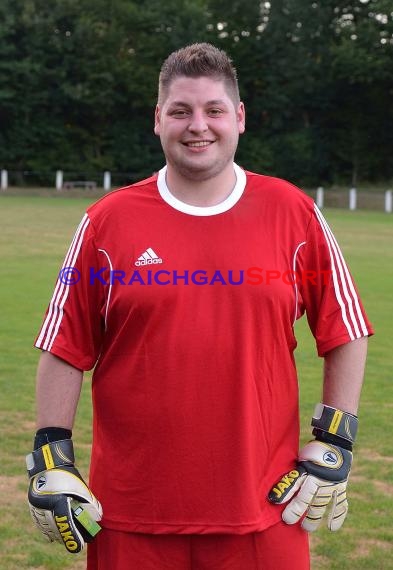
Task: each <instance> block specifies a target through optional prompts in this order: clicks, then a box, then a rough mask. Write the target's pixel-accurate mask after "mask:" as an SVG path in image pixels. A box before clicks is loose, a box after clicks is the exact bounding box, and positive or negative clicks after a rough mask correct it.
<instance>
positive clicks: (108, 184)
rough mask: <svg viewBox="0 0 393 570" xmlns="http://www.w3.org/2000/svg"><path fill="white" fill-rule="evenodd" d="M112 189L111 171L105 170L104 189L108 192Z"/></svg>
mask: <svg viewBox="0 0 393 570" xmlns="http://www.w3.org/2000/svg"><path fill="white" fill-rule="evenodd" d="M110 189H111V173H110V172H109V171H108V170H106V171H105V172H104V191H105V192H108V191H109V190H110Z"/></svg>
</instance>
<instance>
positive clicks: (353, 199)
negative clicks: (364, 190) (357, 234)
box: [349, 188, 357, 210]
mask: <svg viewBox="0 0 393 570" xmlns="http://www.w3.org/2000/svg"><path fill="white" fill-rule="evenodd" d="M356 205H357V195H356V188H351V189H350V191H349V209H350V210H356Z"/></svg>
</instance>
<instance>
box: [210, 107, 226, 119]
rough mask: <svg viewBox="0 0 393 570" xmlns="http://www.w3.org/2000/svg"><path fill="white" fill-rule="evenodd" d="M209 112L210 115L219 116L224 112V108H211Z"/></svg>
mask: <svg viewBox="0 0 393 570" xmlns="http://www.w3.org/2000/svg"><path fill="white" fill-rule="evenodd" d="M208 114H209V116H210V117H219V116H220V115H222V114H223V110H222V109H216V108H214V109H209V111H208Z"/></svg>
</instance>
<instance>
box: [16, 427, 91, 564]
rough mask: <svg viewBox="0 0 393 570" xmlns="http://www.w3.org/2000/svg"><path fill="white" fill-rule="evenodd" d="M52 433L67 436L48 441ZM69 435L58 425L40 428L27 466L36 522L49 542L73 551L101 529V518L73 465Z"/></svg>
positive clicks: (29, 496)
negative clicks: (66, 436) (57, 426)
mask: <svg viewBox="0 0 393 570" xmlns="http://www.w3.org/2000/svg"><path fill="white" fill-rule="evenodd" d="M53 433H57V434H59V433H60V434H67V435H68V439H60V440H58V441H50V439H51V435H53ZM70 437H71V432H70V431H69V430H62V429H61V428H45V430H39V432H37V435H36V440H35V445H34V448H35V449H34V451H33V452H32V453H30V454H29V455H27V457H26V465H27V471H28V475H29V477H30V485H29V491H28V501H29V508H30V513H31V516H32V519H33V521H34V523H35V525H36V526H37V527H38V528H39V529H40V531H41V532H42V533H43V534H44V535H45V536H46V538H47V539H48V540H49V541H50V542H53V541H57V542H60V543H62V544H64V546H65V548H66V549H67V551H68V552H71V553H73V554H76V553H78V552H81V551H82V550H83V548H84V547H85V543H86V542H91V541H92V540H93V539H94V537H95V535H96V534H97V533H98V532H99V530H100V529H101V527H100V526H99V525H98V524H97V521H99V520H101V517H102V508H101V505H100V503H99V502H98V501H97V499H96V498H95V497H94V495H93V494H92V492H91V491H90V489H89V488H88V487H87V485H86V483H85V482H84V481H83V479H82V477H81V475H80V473H79V471H78V470H77V469H76V468H75V466H74V450H73V444H72V440H71V439H70ZM45 441H46V443H45Z"/></svg>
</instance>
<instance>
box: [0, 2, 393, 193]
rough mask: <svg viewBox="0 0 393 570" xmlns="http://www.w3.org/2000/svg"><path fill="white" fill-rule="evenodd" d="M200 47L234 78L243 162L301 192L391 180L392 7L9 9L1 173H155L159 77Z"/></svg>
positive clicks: (1, 14)
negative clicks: (216, 51) (242, 114)
mask: <svg viewBox="0 0 393 570" xmlns="http://www.w3.org/2000/svg"><path fill="white" fill-rule="evenodd" d="M195 41H211V42H212V43H215V44H216V45H218V46H220V47H222V48H223V49H225V50H227V52H228V53H229V54H230V56H231V57H232V59H233V61H234V63H235V65H236V67H237V69H238V74H239V83H240V89H241V95H242V98H243V100H244V101H245V103H246V108H247V133H246V134H245V135H244V136H243V137H242V139H241V143H240V146H239V151H238V155H237V160H238V162H239V163H240V164H242V165H243V166H244V167H246V168H249V169H254V170H257V171H260V172H265V173H269V174H273V175H277V176H282V177H284V178H288V179H290V180H292V181H295V182H297V183H300V184H321V183H332V182H336V181H342V182H347V183H354V184H355V183H357V182H358V181H362V180H363V181H364V180H387V179H390V178H392V177H393V164H392V161H391V159H390V157H391V155H392V151H393V134H392V128H391V124H392V119H393V100H392V95H393V8H392V4H391V0H348V1H344V0H314V1H312V0H274V1H273V0H271V2H255V0H233V1H232V2H230V3H228V2H227V1H226V0H167V1H166V2H165V3H162V2H161V1H159V0H149V1H147V2H145V1H142V0H52V2H47V1H44V0H2V2H1V3H0V76H1V78H2V81H1V83H0V122H1V130H0V166H1V167H2V168H7V169H8V170H19V171H23V170H33V171H35V172H41V173H43V176H45V173H47V172H53V170H55V169H57V168H63V169H64V170H68V171H74V172H100V171H103V170H107V169H109V170H112V171H117V172H127V173H131V174H132V177H135V178H138V177H140V176H144V175H148V174H149V173H150V172H152V171H153V170H156V169H158V168H159V167H160V166H161V165H162V162H163V157H162V152H161V149H160V145H159V141H158V140H157V139H156V137H154V135H153V132H152V126H153V112H154V106H155V103H156V91H157V77H158V72H159V68H160V65H161V62H162V61H163V59H165V57H166V56H167V55H168V53H170V52H171V51H172V50H174V49H177V48H178V47H181V46H182V45H185V44H187V43H192V42H195Z"/></svg>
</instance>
